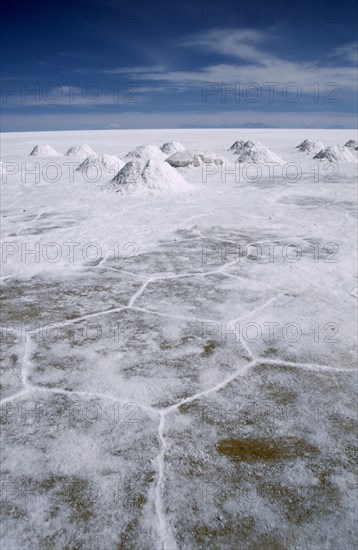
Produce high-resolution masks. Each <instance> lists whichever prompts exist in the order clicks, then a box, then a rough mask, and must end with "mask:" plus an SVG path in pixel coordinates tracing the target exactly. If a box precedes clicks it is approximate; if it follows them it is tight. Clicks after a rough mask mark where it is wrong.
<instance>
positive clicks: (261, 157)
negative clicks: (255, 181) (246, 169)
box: [229, 140, 284, 164]
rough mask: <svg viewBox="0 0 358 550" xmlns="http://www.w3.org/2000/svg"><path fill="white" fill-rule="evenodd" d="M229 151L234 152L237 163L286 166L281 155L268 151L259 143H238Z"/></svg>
mask: <svg viewBox="0 0 358 550" xmlns="http://www.w3.org/2000/svg"><path fill="white" fill-rule="evenodd" d="M229 150H232V151H233V152H234V155H237V156H238V158H237V161H236V162H240V163H254V164H265V163H270V162H271V163H272V162H275V163H278V164H284V161H283V159H282V158H281V157H280V156H279V155H277V154H276V153H274V152H273V151H270V149H267V147H265V146H264V145H262V143H260V142H259V141H251V140H249V141H245V142H244V141H242V140H241V141H236V142H235V143H233V145H232V146H231V147H230V149H229Z"/></svg>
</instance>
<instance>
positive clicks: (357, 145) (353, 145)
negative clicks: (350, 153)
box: [344, 139, 358, 151]
mask: <svg viewBox="0 0 358 550" xmlns="http://www.w3.org/2000/svg"><path fill="white" fill-rule="evenodd" d="M344 147H348V149H354V150H355V151H358V141H357V140H356V139H349V140H348V141H347V142H346V143H345V144H344Z"/></svg>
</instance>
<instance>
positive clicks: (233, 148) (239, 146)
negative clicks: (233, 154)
mask: <svg viewBox="0 0 358 550" xmlns="http://www.w3.org/2000/svg"><path fill="white" fill-rule="evenodd" d="M244 146H245V140H243V139H240V140H239V141H235V143H233V144H232V145H231V147H230V148H229V149H228V151H241V150H242V149H243V148H244Z"/></svg>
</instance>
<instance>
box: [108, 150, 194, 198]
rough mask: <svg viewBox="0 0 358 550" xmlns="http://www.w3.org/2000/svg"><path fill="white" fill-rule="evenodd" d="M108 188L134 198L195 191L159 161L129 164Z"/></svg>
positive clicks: (177, 174)
mask: <svg viewBox="0 0 358 550" xmlns="http://www.w3.org/2000/svg"><path fill="white" fill-rule="evenodd" d="M108 188H109V189H111V190H113V191H115V192H117V193H121V194H123V195H134V196H143V195H148V194H157V193H161V192H163V191H169V192H174V193H180V192H185V191H190V190H192V189H193V188H192V186H191V185H190V184H189V183H188V182H187V181H185V179H184V178H183V176H181V175H180V174H179V173H178V172H177V171H176V170H174V168H172V167H171V166H170V165H169V164H167V163H166V162H164V161H161V160H157V159H150V160H148V161H147V162H141V161H139V160H132V161H130V162H127V164H125V165H124V166H123V168H122V169H121V170H120V171H119V172H118V174H117V175H116V176H115V177H114V178H113V179H112V180H111V181H110V183H109V186H108Z"/></svg>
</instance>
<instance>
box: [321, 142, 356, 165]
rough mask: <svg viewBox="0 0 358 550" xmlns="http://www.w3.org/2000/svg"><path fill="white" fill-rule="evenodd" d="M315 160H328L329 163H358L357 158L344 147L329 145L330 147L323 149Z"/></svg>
mask: <svg viewBox="0 0 358 550" xmlns="http://www.w3.org/2000/svg"><path fill="white" fill-rule="evenodd" d="M313 158H314V159H318V160H328V162H353V163H356V162H357V159H356V158H355V156H354V155H353V154H352V153H351V152H350V151H349V149H348V148H347V147H345V146H343V145H329V147H326V148H325V149H322V150H321V151H320V152H319V153H317V155H315V156H314V157H313Z"/></svg>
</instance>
